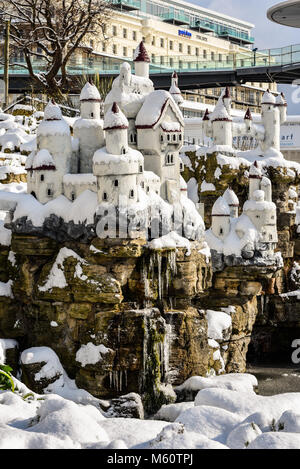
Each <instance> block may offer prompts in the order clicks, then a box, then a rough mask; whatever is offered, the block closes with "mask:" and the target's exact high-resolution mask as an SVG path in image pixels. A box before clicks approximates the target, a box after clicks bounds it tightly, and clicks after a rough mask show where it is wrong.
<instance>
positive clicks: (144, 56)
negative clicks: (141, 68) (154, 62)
mask: <svg viewBox="0 0 300 469" xmlns="http://www.w3.org/2000/svg"><path fill="white" fill-rule="evenodd" d="M133 61H134V62H150V58H149V55H148V52H147V50H146V47H145V45H144V43H143V41H141V42H140V43H139V45H138V46H137V48H136V49H135V51H134V54H133Z"/></svg>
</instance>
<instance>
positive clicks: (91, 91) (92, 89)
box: [80, 82, 101, 102]
mask: <svg viewBox="0 0 300 469" xmlns="http://www.w3.org/2000/svg"><path fill="white" fill-rule="evenodd" d="M80 101H98V102H99V101H101V96H100V93H99V91H98V89H97V87H96V86H95V85H94V84H93V83H89V82H87V83H86V84H85V85H84V87H83V88H82V90H81V93H80Z"/></svg>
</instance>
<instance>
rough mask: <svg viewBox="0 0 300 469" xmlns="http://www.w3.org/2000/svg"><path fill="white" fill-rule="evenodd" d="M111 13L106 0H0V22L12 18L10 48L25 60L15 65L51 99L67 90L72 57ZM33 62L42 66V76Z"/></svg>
mask: <svg viewBox="0 0 300 469" xmlns="http://www.w3.org/2000/svg"><path fill="white" fill-rule="evenodd" d="M112 13H113V5H112V1H108V0H0V22H1V21H4V20H5V19H11V36H10V37H11V49H12V51H14V52H15V53H16V55H17V54H22V55H23V57H24V60H25V63H23V64H19V63H18V66H20V67H25V68H27V70H28V73H29V75H30V77H31V79H32V80H33V81H34V83H35V84H36V85H37V87H39V88H41V89H43V90H45V91H46V92H47V93H48V94H49V95H52V96H53V95H55V94H56V93H61V91H64V90H65V89H66V88H67V85H68V83H69V77H68V73H67V66H68V62H69V61H70V59H71V57H72V55H74V53H75V51H76V50H77V49H78V48H79V47H80V46H81V45H82V44H83V43H84V40H85V38H86V37H87V36H88V35H89V34H91V33H94V32H95V31H96V30H98V31H102V33H103V28H104V26H105V25H106V24H107V22H108V21H109V19H110V17H111V15H112ZM36 59H40V60H41V61H44V63H45V67H44V68H45V71H44V72H43V74H40V73H36V72H35V67H34V62H35V60H36ZM0 60H1V59H0Z"/></svg>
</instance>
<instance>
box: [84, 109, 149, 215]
mask: <svg viewBox="0 0 300 469" xmlns="http://www.w3.org/2000/svg"><path fill="white" fill-rule="evenodd" d="M104 130H105V135H106V147H103V148H101V149H99V150H97V151H96V153H95V154H94V157H93V173H94V175H95V176H96V177H97V193H98V202H99V204H103V203H107V204H109V205H113V206H115V207H118V206H123V205H125V206H126V205H132V204H135V203H136V202H138V200H139V193H138V182H139V176H140V174H142V173H143V171H144V157H143V155H142V153H140V152H139V151H137V150H133V149H131V148H129V147H128V143H127V131H128V121H127V119H126V117H125V116H124V114H123V113H122V112H121V111H120V109H119V107H118V105H117V104H116V103H113V105H112V108H111V109H110V110H109V111H108V112H107V113H106V114H105V117H104Z"/></svg>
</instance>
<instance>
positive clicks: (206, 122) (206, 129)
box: [202, 109, 213, 137]
mask: <svg viewBox="0 0 300 469" xmlns="http://www.w3.org/2000/svg"><path fill="white" fill-rule="evenodd" d="M202 122H203V124H202V129H203V133H204V135H206V137H212V136H213V134H212V125H211V121H210V118H209V112H208V109H206V111H205V114H204V116H203V119H202Z"/></svg>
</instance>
